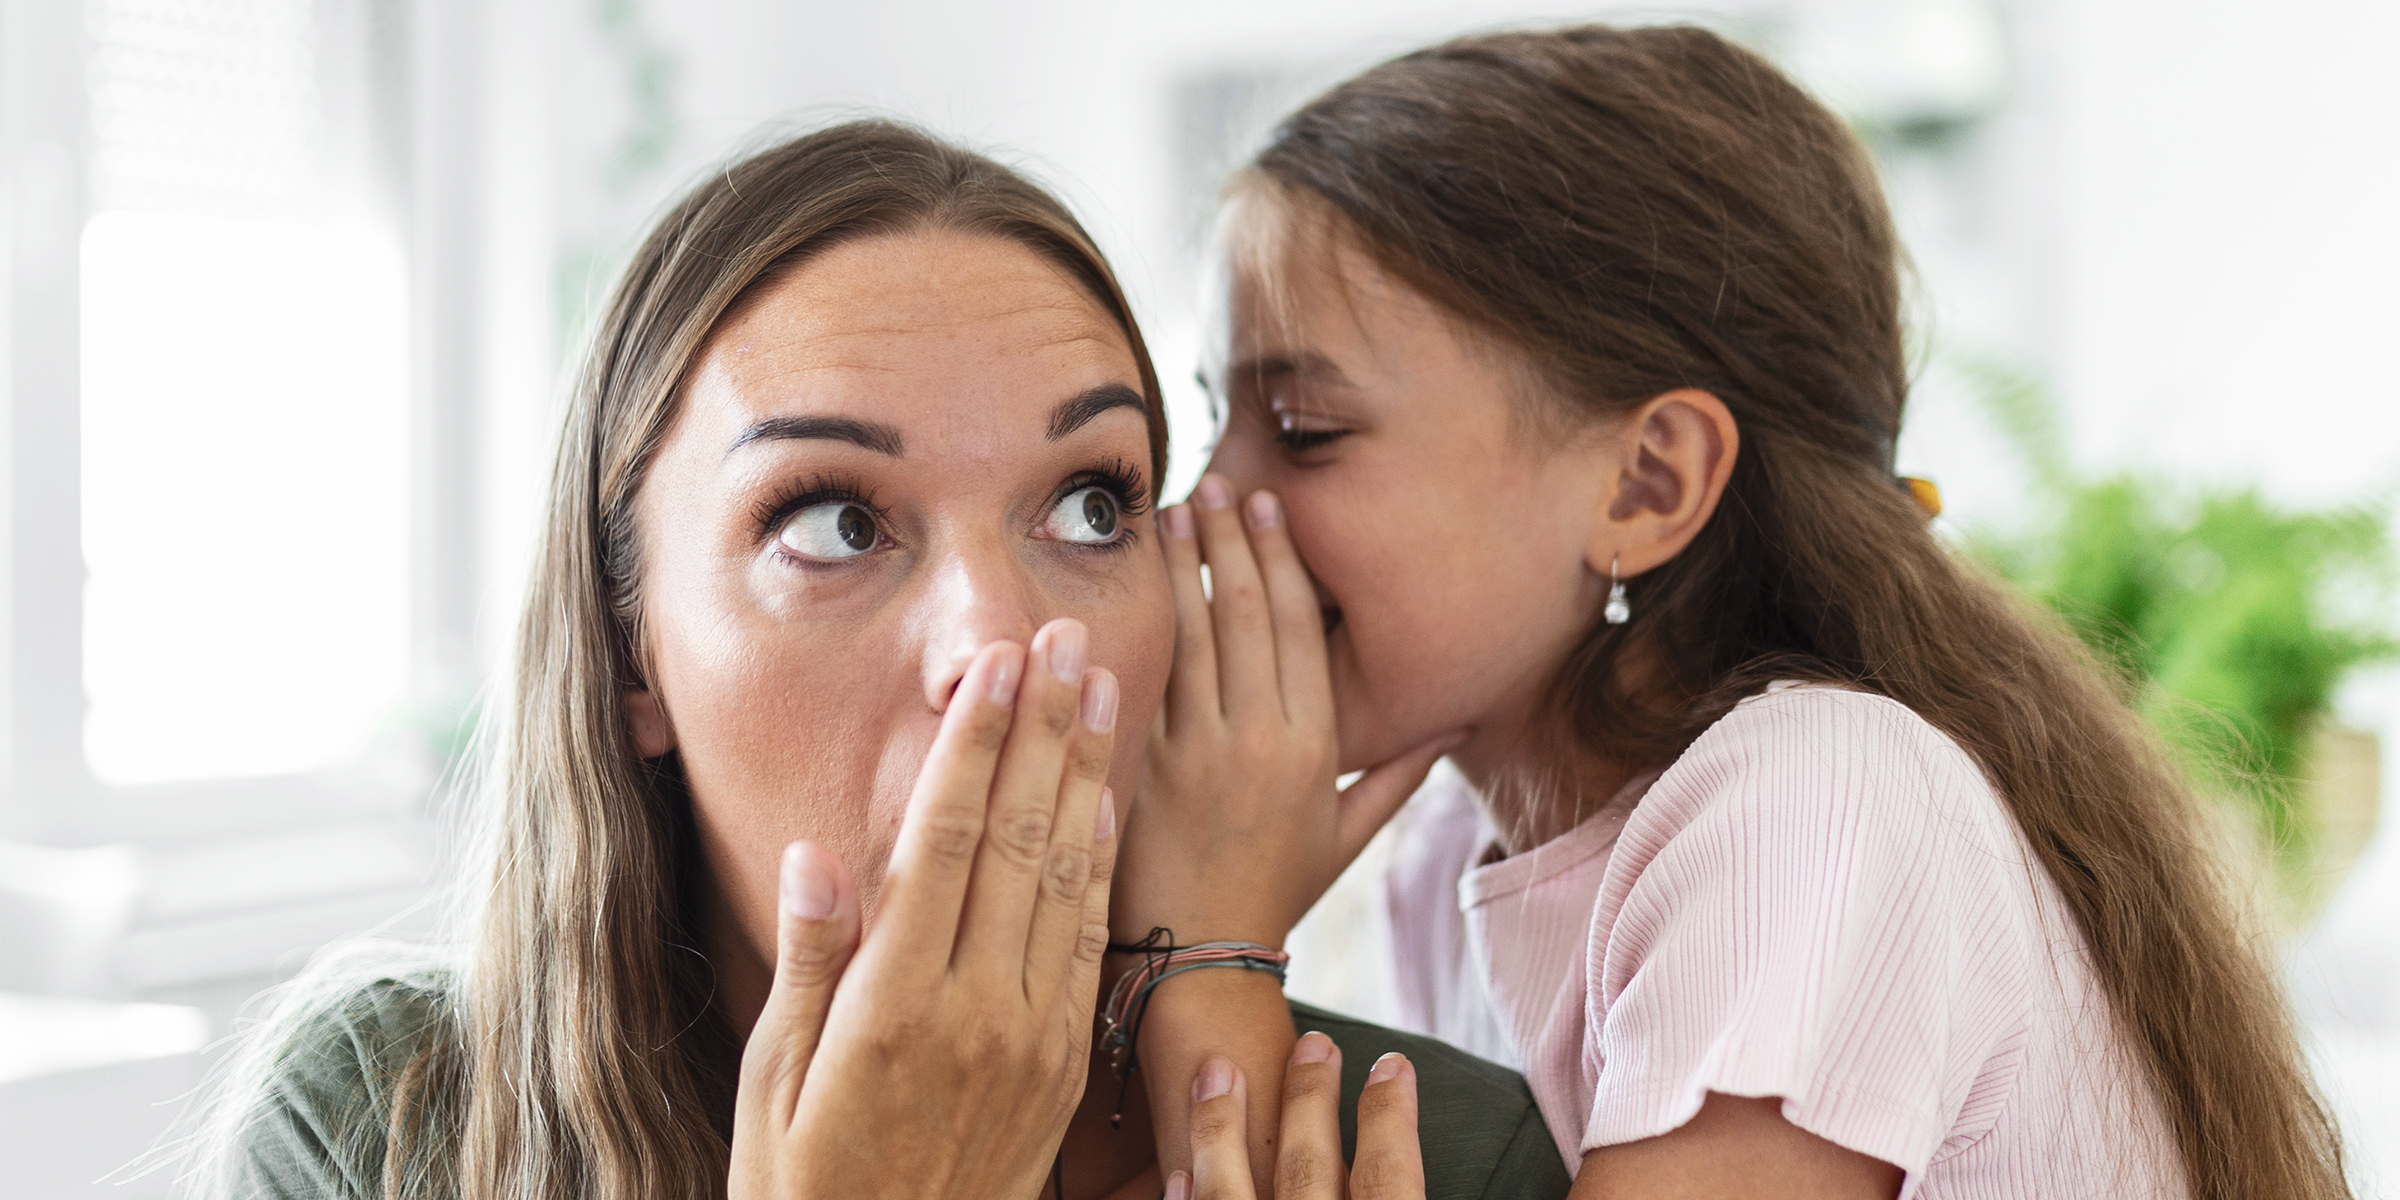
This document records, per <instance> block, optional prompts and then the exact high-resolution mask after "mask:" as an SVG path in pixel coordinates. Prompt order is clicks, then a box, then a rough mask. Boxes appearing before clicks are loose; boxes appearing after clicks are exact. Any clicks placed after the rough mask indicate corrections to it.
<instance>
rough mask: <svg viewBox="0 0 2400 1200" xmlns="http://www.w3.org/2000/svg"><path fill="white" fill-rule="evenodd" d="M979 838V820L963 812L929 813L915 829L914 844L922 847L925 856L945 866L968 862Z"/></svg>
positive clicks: (973, 855) (981, 826)
mask: <svg viewBox="0 0 2400 1200" xmlns="http://www.w3.org/2000/svg"><path fill="white" fill-rule="evenodd" d="M982 840H983V823H982V822H981V821H979V820H977V819H975V817H973V816H971V815H969V814H966V813H956V812H942V813H934V814H930V815H928V816H927V817H926V818H925V821H924V823H923V824H922V825H921V826H919V827H918V830H917V844H918V845H920V846H923V847H924V848H925V855H926V857H928V858H930V859H932V860H934V861H935V862H937V863H942V864H945V865H952V866H955V865H957V864H960V863H964V862H968V861H971V860H972V859H973V858H974V857H975V846H976V843H978V842H981V841H982Z"/></svg>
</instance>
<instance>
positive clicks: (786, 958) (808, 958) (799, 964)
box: [783, 942, 844, 990]
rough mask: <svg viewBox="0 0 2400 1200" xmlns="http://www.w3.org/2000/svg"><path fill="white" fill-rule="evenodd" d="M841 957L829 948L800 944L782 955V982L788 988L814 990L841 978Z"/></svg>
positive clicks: (805, 943)
mask: <svg viewBox="0 0 2400 1200" xmlns="http://www.w3.org/2000/svg"><path fill="white" fill-rule="evenodd" d="M843 961H844V960H843V957H842V956H841V955H840V954H838V953H836V952H835V951H834V949H833V948H832V947H830V946H817V945H811V944H809V943H807V942H802V943H801V944H799V945H797V946H793V947H790V948H789V949H787V950H785V951H784V954H783V982H784V983H785V984H786V985H787V986H790V987H797V988H809V989H812V990H813V989H816V988H821V987H824V986H826V985H828V984H831V983H832V982H834V981H835V980H837V979H840V978H841V976H842V964H843Z"/></svg>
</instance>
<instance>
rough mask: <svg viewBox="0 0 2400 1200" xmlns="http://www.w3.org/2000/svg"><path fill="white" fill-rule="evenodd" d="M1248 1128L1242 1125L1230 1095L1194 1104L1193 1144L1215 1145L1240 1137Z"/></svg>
mask: <svg viewBox="0 0 2400 1200" xmlns="http://www.w3.org/2000/svg"><path fill="white" fill-rule="evenodd" d="M1247 1132H1248V1130H1246V1129H1244V1128H1243V1127H1242V1122H1241V1121H1240V1120H1239V1114H1237V1113H1235V1112H1234V1110H1233V1098H1232V1097H1231V1096H1230V1095H1226V1096H1219V1097H1217V1098H1216V1099H1213V1100H1203V1101H1201V1102H1200V1103H1198V1104H1195V1105H1193V1106H1192V1144H1193V1145H1194V1146H1215V1145H1221V1144H1223V1143H1224V1142H1225V1141H1226V1140H1227V1139H1230V1138H1240V1137H1242V1136H1244V1135H1245V1134H1246V1133H1247Z"/></svg>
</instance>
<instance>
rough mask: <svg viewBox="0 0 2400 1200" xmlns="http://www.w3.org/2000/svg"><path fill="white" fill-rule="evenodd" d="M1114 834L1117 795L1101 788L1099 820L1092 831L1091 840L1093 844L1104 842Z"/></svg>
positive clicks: (1115, 829) (1115, 828) (1115, 830)
mask: <svg viewBox="0 0 2400 1200" xmlns="http://www.w3.org/2000/svg"><path fill="white" fill-rule="evenodd" d="M1116 832H1117V794H1116V793H1115V792H1113V791H1110V790H1109V789H1107V788H1101V789H1100V818H1099V820H1098V822H1097V823H1096V824H1095V825H1094V827H1093V829H1092V840H1093V841H1095V842H1105V841H1107V840H1108V839H1109V838H1111V837H1114V836H1116Z"/></svg>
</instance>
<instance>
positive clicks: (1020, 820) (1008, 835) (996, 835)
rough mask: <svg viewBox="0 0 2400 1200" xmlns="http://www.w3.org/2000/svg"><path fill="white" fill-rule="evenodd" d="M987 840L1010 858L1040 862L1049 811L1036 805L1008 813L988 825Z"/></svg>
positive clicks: (1047, 839)
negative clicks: (989, 826)
mask: <svg viewBox="0 0 2400 1200" xmlns="http://www.w3.org/2000/svg"><path fill="white" fill-rule="evenodd" d="M991 841H992V847H993V848H994V849H996V850H998V851H999V852H1000V853H1001V854H1002V855H1004V856H1005V857H1007V858H1008V859H1010V860H1011V861H1014V862H1018V863H1037V862H1040V861H1041V860H1042V852H1043V851H1045V850H1047V849H1049V846H1050V814H1049V813H1048V812H1045V811H1043V810H1041V809H1038V808H1026V809H1019V810H1017V811H1015V812H1012V813H1008V814H1007V815H1005V816H1002V817H1000V818H999V820H998V822H997V823H996V824H994V825H993V826H992V832H991Z"/></svg>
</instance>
